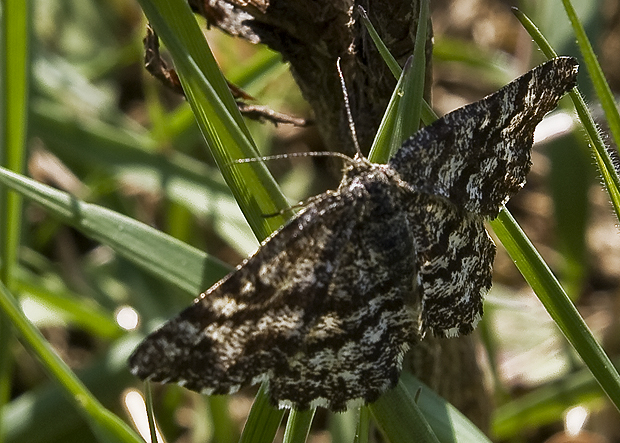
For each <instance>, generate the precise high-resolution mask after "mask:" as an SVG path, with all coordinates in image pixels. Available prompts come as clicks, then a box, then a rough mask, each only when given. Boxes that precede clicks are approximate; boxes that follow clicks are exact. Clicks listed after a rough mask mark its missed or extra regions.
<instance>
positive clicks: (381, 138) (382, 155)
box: [368, 64, 412, 163]
mask: <svg viewBox="0 0 620 443" xmlns="http://www.w3.org/2000/svg"><path fill="white" fill-rule="evenodd" d="M409 68H410V64H408V65H407V66H405V69H404V70H403V71H402V73H401V76H400V78H399V79H398V82H397V83H396V87H395V88H394V92H392V97H391V98H390V101H389V102H388V106H387V109H386V110H385V113H384V114H383V118H382V119H381V123H380V124H379V129H378V130H377V134H376V135H375V138H374V140H373V142H372V146H371V148H370V153H369V154H368V158H369V160H370V161H372V162H375V163H387V162H388V160H389V159H390V157H391V153H392V151H393V150H394V147H395V146H396V147H400V145H401V144H402V139H401V136H400V131H399V130H398V129H397V127H398V126H399V112H398V111H399V109H400V106H399V104H400V102H401V100H402V99H403V98H404V92H403V91H404V87H405V84H406V83H407V82H408V81H409V80H410V78H411V75H412V74H411V72H412V70H411V69H409Z"/></svg>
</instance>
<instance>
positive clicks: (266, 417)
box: [239, 384, 284, 443]
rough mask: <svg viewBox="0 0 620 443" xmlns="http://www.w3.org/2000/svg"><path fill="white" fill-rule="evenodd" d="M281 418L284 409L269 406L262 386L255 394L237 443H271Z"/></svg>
mask: <svg viewBox="0 0 620 443" xmlns="http://www.w3.org/2000/svg"><path fill="white" fill-rule="evenodd" d="M283 417H284V409H276V408H274V407H273V406H271V405H270V404H269V399H268V398H267V393H266V391H265V385H264V384H263V385H262V386H261V387H260V389H259V391H258V394H256V399H255V400H254V404H253V405H252V410H251V411H250V414H249V415H248V419H247V420H246V422H245V426H244V427H243V432H242V433H241V438H240V439H239V443H272V442H273V439H274V437H275V435H276V432H277V431H278V428H279V427H280V423H281V422H282V418H283Z"/></svg>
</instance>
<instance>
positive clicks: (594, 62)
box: [562, 0, 620, 146]
mask: <svg viewBox="0 0 620 443" xmlns="http://www.w3.org/2000/svg"><path fill="white" fill-rule="evenodd" d="M562 3H563V4H564V9H565V10H566V14H567V15H568V19H569V20H570V22H571V25H572V27H573V31H574V32H575V36H576V37H577V44H578V45H579V50H580V51H581V55H583V60H584V62H585V64H586V68H587V69H588V74H590V79H591V80H592V85H593V86H594V89H595V90H596V95H597V96H598V98H599V100H600V101H601V106H602V108H603V110H604V111H605V117H607V123H608V124H609V130H610V131H611V133H612V135H613V138H614V141H615V143H616V146H620V114H619V113H618V108H617V107H616V102H615V100H614V96H613V94H612V92H611V88H610V87H609V83H608V82H607V80H606V79H605V75H604V74H603V70H602V69H601V65H600V63H599V62H598V58H597V57H596V54H595V53H594V49H592V45H591V44H590V41H589V39H588V36H587V35H586V31H585V29H584V28H583V25H582V24H581V22H580V21H579V17H577V13H576V12H575V9H574V8H573V5H572V3H571V2H570V0H562Z"/></svg>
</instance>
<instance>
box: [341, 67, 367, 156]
mask: <svg viewBox="0 0 620 443" xmlns="http://www.w3.org/2000/svg"><path fill="white" fill-rule="evenodd" d="M336 69H337V70H338V77H340V87H341V88H342V95H343V97H344V107H345V109H346V110H347V120H349V131H350V132H351V138H352V139H353V146H355V152H356V153H357V154H356V157H362V150H361V149H360V144H359V142H358V140H357V132H355V123H354V122H353V114H351V105H350V104H349V94H348V93H347V85H346V83H345V82H344V75H343V74H342V69H341V68H340V57H338V59H337V60H336Z"/></svg>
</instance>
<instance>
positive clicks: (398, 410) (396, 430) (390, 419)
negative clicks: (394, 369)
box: [368, 376, 439, 443]
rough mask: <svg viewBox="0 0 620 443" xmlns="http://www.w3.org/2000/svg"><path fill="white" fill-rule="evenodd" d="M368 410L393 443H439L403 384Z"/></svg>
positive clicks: (386, 394) (371, 405)
mask: <svg viewBox="0 0 620 443" xmlns="http://www.w3.org/2000/svg"><path fill="white" fill-rule="evenodd" d="M401 377H402V376H401ZM368 408H369V409H370V412H371V413H372V415H373V416H374V417H375V420H376V422H377V424H378V425H379V427H380V428H381V431H382V432H383V433H384V434H385V435H386V437H387V439H388V441H390V442H392V443H397V442H401V441H415V442H428V443H439V440H438V439H437V436H436V435H435V433H434V432H433V430H432V429H431V427H430V425H429V424H428V422H427V421H426V420H425V418H424V416H423V415H422V412H421V411H420V409H419V408H418V405H417V404H416V402H415V400H414V398H413V397H412V396H411V395H410V393H409V392H408V391H407V390H406V389H405V387H404V385H403V383H402V382H399V383H398V386H397V387H396V389H392V390H391V391H388V392H386V393H385V394H383V395H382V396H381V397H379V400H377V401H376V402H375V403H371V404H369V405H368Z"/></svg>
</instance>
